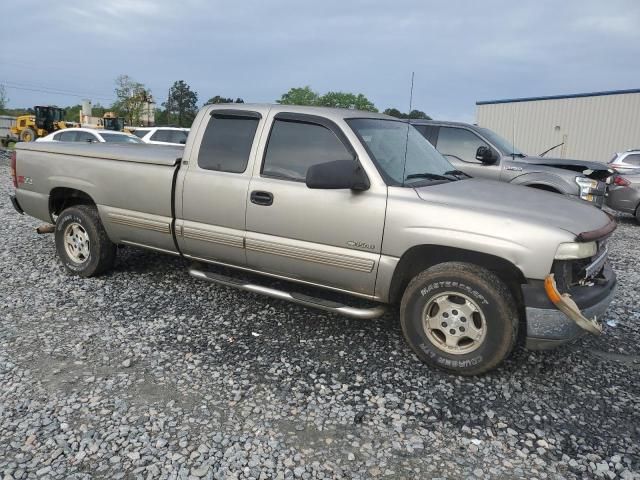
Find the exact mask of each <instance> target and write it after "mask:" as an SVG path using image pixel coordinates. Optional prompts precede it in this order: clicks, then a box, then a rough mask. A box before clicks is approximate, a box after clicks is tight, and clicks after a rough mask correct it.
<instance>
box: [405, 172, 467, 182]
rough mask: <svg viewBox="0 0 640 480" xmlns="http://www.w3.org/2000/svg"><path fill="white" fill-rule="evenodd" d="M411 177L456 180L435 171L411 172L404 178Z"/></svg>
mask: <svg viewBox="0 0 640 480" xmlns="http://www.w3.org/2000/svg"><path fill="white" fill-rule="evenodd" d="M412 178H426V179H429V180H449V181H451V180H457V178H456V177H452V176H444V175H438V174H437V173H429V172H425V173H412V174H411V175H407V178H406V179H405V180H411V179H412Z"/></svg>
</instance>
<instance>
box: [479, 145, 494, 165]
mask: <svg viewBox="0 0 640 480" xmlns="http://www.w3.org/2000/svg"><path fill="white" fill-rule="evenodd" d="M476 160H480V161H481V162H482V163H485V164H487V165H491V164H492V163H496V160H497V157H496V156H495V155H494V153H493V151H492V150H491V149H490V148H489V147H485V146H484V145H480V146H479V147H478V150H476Z"/></svg>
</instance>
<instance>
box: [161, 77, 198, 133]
mask: <svg viewBox="0 0 640 480" xmlns="http://www.w3.org/2000/svg"><path fill="white" fill-rule="evenodd" d="M162 106H163V107H164V108H165V110H166V111H167V122H168V123H170V122H171V121H172V120H173V119H175V121H176V123H177V124H178V125H179V126H180V127H190V126H191V124H192V123H193V119H194V118H196V114H197V113H198V94H197V93H196V92H194V91H193V90H191V87H190V86H189V85H188V84H187V83H186V82H185V81H184V80H178V81H177V82H174V83H173V86H172V87H171V88H170V89H169V97H168V98H167V101H166V102H164V103H163V104H162Z"/></svg>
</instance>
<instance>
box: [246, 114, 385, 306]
mask: <svg viewBox="0 0 640 480" xmlns="http://www.w3.org/2000/svg"><path fill="white" fill-rule="evenodd" d="M272 115H273V114H272ZM268 138H269V140H268V143H267V145H266V146H265V148H264V152H263V154H262V155H261V157H262V163H261V164H260V165H256V168H255V171H254V176H253V178H252V180H251V184H250V187H249V198H248V203H247V233H246V250H247V263H248V265H249V266H250V267H252V268H256V269H258V270H261V271H266V272H270V273H273V274H277V275H282V276H285V277H289V278H294V279H298V280H301V281H305V282H310V283H314V284H320V285H328V286H332V287H334V288H338V289H342V290H346V291H350V292H355V293H358V294H362V295H373V293H374V288H375V280H376V273H377V269H378V262H379V259H380V249H381V243H382V231H383V226H384V215H385V208H386V200H387V191H386V187H381V186H379V185H378V186H374V185H372V187H371V188H370V189H369V190H366V191H362V192H355V191H352V190H348V189H342V190H314V189H309V188H308V187H307V186H306V184H305V178H306V172H307V169H308V168H309V167H310V166H311V165H315V164H318V163H324V162H329V161H334V160H346V159H350V158H353V157H354V151H353V148H352V147H351V145H350V144H349V142H348V140H347V139H346V137H345V136H344V133H343V132H342V131H341V130H340V128H339V127H338V126H337V125H336V124H334V123H333V122H330V121H328V120H326V119H323V118H319V117H315V116H312V115H303V114H289V113H278V114H276V115H275V116H274V120H273V124H272V127H271V132H270V133H269V137H268Z"/></svg>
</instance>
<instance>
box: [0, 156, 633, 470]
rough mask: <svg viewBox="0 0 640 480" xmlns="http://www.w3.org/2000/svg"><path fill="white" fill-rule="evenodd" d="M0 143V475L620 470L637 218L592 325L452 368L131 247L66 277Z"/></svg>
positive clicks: (392, 325)
mask: <svg viewBox="0 0 640 480" xmlns="http://www.w3.org/2000/svg"><path fill="white" fill-rule="evenodd" d="M8 174H9V169H8V167H7V161H6V159H4V160H0V225H1V227H0V242H1V244H2V248H1V250H0V272H1V274H2V284H1V285H2V287H1V288H0V312H1V314H0V478H2V479H5V480H6V479H25V478H38V479H44V478H73V479H85V478H104V479H118V478H132V479H138V478H140V479H151V478H180V479H186V478H194V479H197V478H255V479H258V478H259V479H267V478H376V477H381V478H420V479H422V478H427V479H428V478H455V479H457V478H499V479H502V478H523V479H524V478H527V479H529V478H550V479H555V478H605V479H608V478H611V479H614V478H624V479H631V478H640V474H639V473H640V347H639V346H638V343H639V342H640V318H639V317H640V313H639V312H640V291H639V288H638V284H639V281H640V273H639V269H638V263H639V260H640V225H636V224H635V222H634V221H632V220H631V218H630V217H624V218H620V219H619V220H620V226H619V228H618V231H617V232H616V233H615V236H614V238H613V240H612V242H611V249H612V254H611V258H612V261H613V263H614V267H615V269H616V271H617V273H618V276H619V282H620V288H619V290H618V293H617V296H616V299H615V301H614V303H613V305H612V307H611V309H610V311H609V314H608V317H607V319H606V320H607V322H608V323H609V324H610V325H608V326H607V327H606V331H605V333H604V335H603V336H601V337H599V338H585V339H582V340H580V341H579V342H577V343H575V344H574V345H571V346H569V347H565V348H562V349H560V350H557V351H553V352H546V353H544V352H542V353H540V352H536V353H533V352H527V351H525V350H523V349H521V348H520V349H517V351H516V352H515V353H514V354H513V355H512V356H511V358H510V359H509V360H508V361H507V362H506V364H505V365H504V366H503V367H501V368H500V369H499V370H497V371H496V372H493V373H491V374H488V375H485V376H482V377H477V378H458V377H455V376H451V375H448V374H445V373H442V372H439V371H434V370H432V369H429V368H428V367H426V366H423V365H422V364H420V363H419V362H418V360H417V358H416V357H415V356H414V355H413V354H412V353H411V351H410V350H409V348H408V347H407V346H406V345H405V343H404V340H403V338H402V333H401V331H400V328H399V325H398V319H397V316H396V314H395V313H393V314H388V315H387V316H386V317H384V318H383V319H381V320H378V321H368V322H367V321H356V320H349V319H345V318H341V317H337V316H333V315H330V314H326V313H324V312H319V311H315V310H310V309H305V308H302V307H297V306H293V305H290V304H287V303H283V302H280V301H276V300H271V299H267V298H263V297H259V296H255V295H252V294H248V293H243V292H237V291H234V290H231V289H226V288H222V287H217V286H214V285H210V284H204V283H199V282H198V281H196V280H194V279H192V278H190V277H189V276H188V275H187V273H186V270H185V265H184V264H183V262H182V261H181V260H179V259H174V258H170V257H166V256H161V255H158V254H155V253H150V252H146V251H142V250H135V249H131V248H126V249H122V250H120V251H119V257H118V262H117V265H116V268H115V271H113V272H112V273H110V274H109V275H106V276H104V277H100V278H95V279H81V278H77V277H71V276H69V275H67V274H66V273H65V272H64V271H63V268H62V266H61V265H60V264H59V263H58V261H57V259H56V255H55V250H54V243H53V238H52V236H50V235H46V236H38V235H36V234H35V232H34V227H35V226H37V225H38V224H39V222H38V221H35V220H33V219H30V218H28V217H24V216H19V215H18V214H17V213H16V212H14V210H13V208H12V207H11V204H10V202H9V200H8V197H7V195H8V193H9V191H10V190H11V189H12V186H11V184H10V180H9V178H8Z"/></svg>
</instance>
